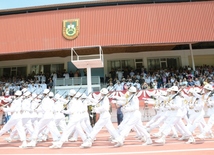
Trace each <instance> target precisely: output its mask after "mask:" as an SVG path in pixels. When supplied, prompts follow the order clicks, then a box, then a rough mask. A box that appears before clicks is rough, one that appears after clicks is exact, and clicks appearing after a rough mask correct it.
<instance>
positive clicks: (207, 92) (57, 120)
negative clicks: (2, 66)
mask: <svg viewBox="0 0 214 155" xmlns="http://www.w3.org/2000/svg"><path fill="white" fill-rule="evenodd" d="M187 71H191V70H189V69H188V68H187V70H183V71H182V72H179V71H178V72H177V73H176V72H174V71H173V72H168V71H167V70H159V71H156V72H154V73H153V74H151V73H147V72H146V71H144V72H142V73H141V74H140V75H139V76H140V78H139V79H138V78H137V77H138V76H137V75H138V74H136V75H135V73H132V75H130V77H129V76H128V77H129V78H128V80H125V81H124V85H123V86H122V87H121V86H120V84H121V83H123V78H124V77H121V80H122V82H120V80H118V79H117V78H116V83H115V84H114V81H109V82H110V83H109V86H108V87H106V88H102V89H101V90H100V92H99V93H97V92H96V93H95V92H91V93H90V94H89V95H86V94H85V93H80V92H79V91H78V90H77V91H75V90H73V89H71V90H70V91H68V92H67V94H68V95H67V96H66V97H64V96H63V95H60V94H54V93H53V92H52V91H51V88H50V87H47V86H46V87H43V89H41V90H39V91H37V89H39V88H38V87H37V88H35V89H33V90H32V89H31V87H29V85H30V84H26V82H24V83H23V84H22V85H21V86H22V87H20V88H18V89H17V90H15V92H14V95H13V96H11V95H10V91H9V90H7V91H4V94H2V95H3V96H1V97H0V100H1V102H0V103H1V104H2V105H1V107H0V110H1V111H2V112H4V113H11V117H10V119H9V120H8V121H7V122H6V124H4V126H3V128H2V129H1V130H0V136H1V135H2V134H4V133H6V132H8V131H9V130H12V131H11V132H10V136H9V137H8V138H6V139H5V140H6V141H8V142H11V141H12V140H13V139H15V138H17V137H18V139H19V140H20V141H22V144H21V146H20V148H28V147H36V145H37V143H38V141H46V140H47V139H48V138H49V137H52V140H53V145H51V146H50V148H61V147H62V146H63V144H64V143H65V142H67V141H72V142H75V141H77V138H78V136H80V138H81V140H82V144H81V146H80V147H81V148H89V147H92V145H93V143H94V141H95V140H96V136H97V134H98V133H99V131H100V130H101V129H102V128H103V127H106V128H107V130H108V132H109V135H110V140H111V143H113V144H114V146H115V147H120V146H123V144H124V142H125V139H126V138H127V136H129V133H130V131H132V130H133V131H136V138H138V139H140V140H142V141H143V145H151V144H153V143H154V142H155V143H161V144H165V141H166V138H167V136H168V135H169V134H170V132H171V131H172V132H173V138H178V137H179V136H180V135H181V137H179V138H178V140H187V143H195V141H196V140H195V138H200V139H205V138H207V137H206V136H207V135H208V136H209V137H211V138H213V133H212V126H213V124H214V122H213V120H214V93H213V68H212V67H204V68H203V69H202V68H201V70H200V69H199V68H197V70H196V71H195V72H194V73H193V72H191V73H189V72H187ZM184 73H185V74H184ZM165 76H166V79H167V80H166V82H167V83H171V85H168V86H167V87H161V86H162V84H160V87H157V88H153V87H149V88H147V89H157V91H154V92H155V93H153V94H152V93H150V96H149V98H146V99H145V98H144V100H145V103H146V104H152V105H154V109H155V110H156V111H157V114H156V115H155V116H154V117H152V119H151V120H150V121H149V122H147V123H146V125H145V126H144V125H143V123H142V121H141V111H140V108H139V100H141V99H139V96H140V95H139V94H140V93H139V92H141V93H142V91H144V90H145V89H142V88H141V87H137V85H136V84H135V83H133V82H132V81H134V79H135V82H136V80H139V81H140V80H142V81H143V82H142V83H145V82H146V81H147V80H148V79H147V77H149V79H150V81H148V82H150V83H147V82H146V83H147V84H148V85H150V86H151V85H152V84H153V83H154V82H155V81H156V80H157V81H158V79H157V78H158V77H162V79H163V77H165ZM144 77H145V78H144ZM177 77H180V79H182V78H183V79H185V78H186V79H188V80H187V81H188V82H187V84H184V83H182V84H180V85H179V84H178V85H177V84H176V83H177V81H179V80H178V79H177ZM203 77H204V78H203ZM173 78H175V79H174V81H173V80H172V79H173ZM196 78H198V79H199V83H198V84H197V82H196ZM160 81H162V80H160ZM139 83H141V82H139ZM142 83H141V84H142ZM191 83H192V84H191ZM157 85H158V84H157ZM4 86H5V83H4ZM110 87H111V88H110ZM5 88H8V87H5ZM117 88H120V90H119V89H117ZM158 88H165V89H158ZM124 90H126V91H125V93H124V94H123V93H120V92H121V91H124ZM110 99H111V100H110ZM112 104H115V105H116V107H117V108H118V112H119V113H118V114H121V115H120V116H119V115H118V116H119V117H120V120H119V119H118V126H117V128H115V127H114V125H113V123H112V121H111V114H110V107H111V105H112ZM89 106H90V107H91V111H92V112H93V113H97V114H99V118H98V120H96V122H95V124H94V125H93V126H92V124H91V121H90V113H89V111H88V109H89ZM205 107H207V109H208V113H207V114H208V115H209V116H210V118H209V120H208V121H207V122H206V121H205V120H204V115H205V111H204V108H205ZM66 115H67V116H68V117H65V116H66ZM184 120H185V122H186V124H187V125H185V123H184ZM156 127H160V128H159V132H158V133H156V134H154V135H152V134H150V132H151V131H152V130H153V129H154V128H156ZM197 127H199V128H200V134H198V135H194V133H195V129H196V128H197ZM152 136H154V137H159V138H158V139H156V140H155V141H153V140H152Z"/></svg>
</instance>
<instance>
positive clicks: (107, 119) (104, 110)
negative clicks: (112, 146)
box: [81, 88, 122, 148]
mask: <svg viewBox="0 0 214 155" xmlns="http://www.w3.org/2000/svg"><path fill="white" fill-rule="evenodd" d="M100 93H101V94H102V95H103V96H102V97H103V98H102V99H101V100H99V101H98V103H97V102H95V103H97V104H96V107H95V108H94V111H95V112H96V113H99V114H100V117H99V120H98V121H97V122H96V123H95V126H94V127H93V130H92V132H91V133H90V135H89V138H88V139H87V140H86V141H85V142H84V143H83V144H82V145H81V146H82V147H86V148H87V147H91V146H92V141H93V140H94V138H95V136H96V135H97V133H98V132H99V131H100V130H101V129H102V128H103V127H104V126H105V127H106V128H107V130H108V132H109V133H110V134H111V135H112V136H113V137H115V139H116V140H117V142H118V144H119V145H122V140H121V139H120V138H119V137H120V135H119V134H118V133H117V131H116V130H115V128H114V126H113V124H112V122H111V115H110V113H109V108H110V103H109V99H108V97H107V96H106V95H107V94H108V90H107V89H106V88H102V89H101V90H100Z"/></svg>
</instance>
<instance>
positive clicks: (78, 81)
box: [54, 76, 100, 86]
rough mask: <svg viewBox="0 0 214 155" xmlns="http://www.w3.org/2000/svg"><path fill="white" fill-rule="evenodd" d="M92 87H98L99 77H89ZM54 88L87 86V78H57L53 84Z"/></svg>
mask: <svg viewBox="0 0 214 155" xmlns="http://www.w3.org/2000/svg"><path fill="white" fill-rule="evenodd" d="M91 84H92V85H100V77H99V76H92V77H91ZM54 85H55V86H76V85H87V77H85V76H83V77H72V78H69V79H65V78H57V79H56V81H55V82H54Z"/></svg>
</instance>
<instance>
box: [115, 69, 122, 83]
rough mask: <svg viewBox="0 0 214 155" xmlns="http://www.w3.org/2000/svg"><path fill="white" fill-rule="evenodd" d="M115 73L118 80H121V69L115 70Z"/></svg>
mask: <svg viewBox="0 0 214 155" xmlns="http://www.w3.org/2000/svg"><path fill="white" fill-rule="evenodd" d="M116 74H117V78H118V80H119V81H121V80H122V77H123V71H121V70H120V69H118V70H117V72H116Z"/></svg>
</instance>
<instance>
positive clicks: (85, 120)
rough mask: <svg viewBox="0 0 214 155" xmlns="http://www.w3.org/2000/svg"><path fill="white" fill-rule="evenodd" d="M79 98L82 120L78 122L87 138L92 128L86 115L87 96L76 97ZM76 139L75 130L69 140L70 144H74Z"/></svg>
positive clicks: (76, 133)
mask: <svg viewBox="0 0 214 155" xmlns="http://www.w3.org/2000/svg"><path fill="white" fill-rule="evenodd" d="M77 96H79V98H80V99H81V102H82V105H81V106H80V107H81V109H82V112H81V114H82V120H81V121H80V125H81V127H82V128H83V130H84V131H85V133H86V135H87V136H89V134H90V133H91V131H92V126H91V124H90V119H89V114H88V102H89V100H88V99H87V96H86V95H85V94H82V95H78V94H77ZM77 137H78V132H77V130H76V131H75V132H74V134H73V136H72V138H70V139H69V141H71V142H76V141H77Z"/></svg>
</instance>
